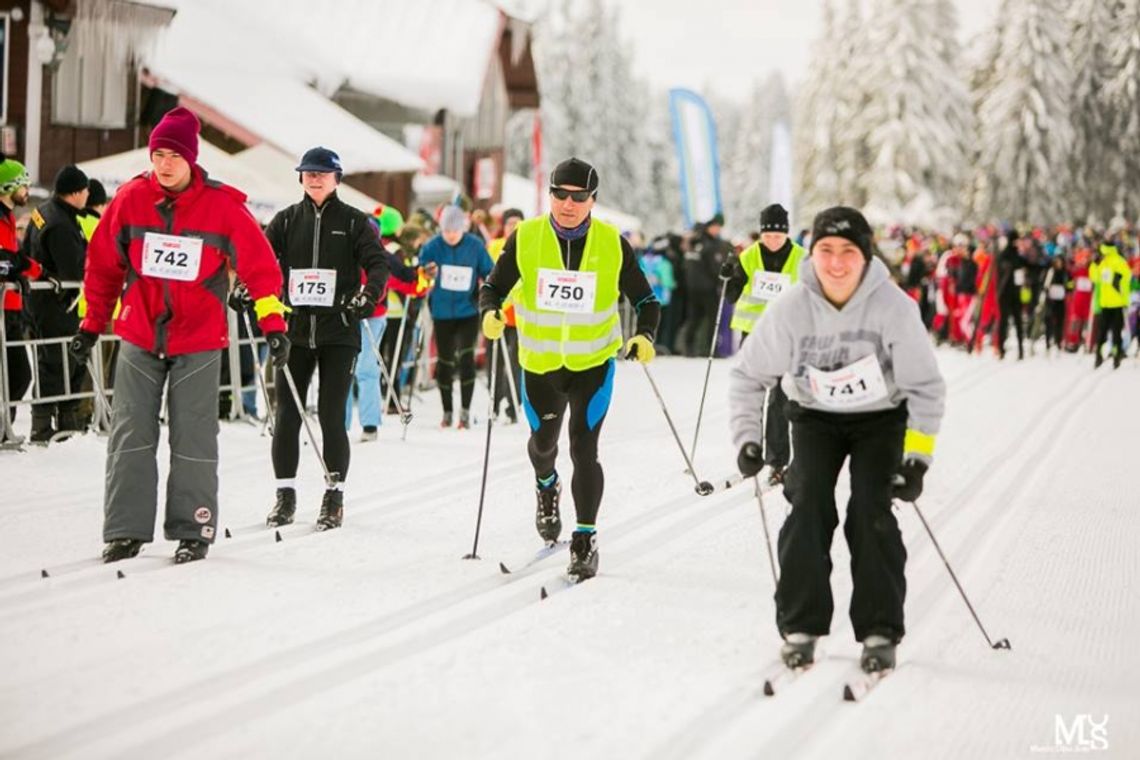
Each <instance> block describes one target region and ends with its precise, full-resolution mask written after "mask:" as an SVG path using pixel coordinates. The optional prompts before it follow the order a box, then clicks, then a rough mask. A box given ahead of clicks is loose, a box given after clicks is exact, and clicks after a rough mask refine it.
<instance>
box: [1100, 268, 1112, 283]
mask: <svg viewBox="0 0 1140 760" xmlns="http://www.w3.org/2000/svg"><path fill="white" fill-rule="evenodd" d="M1115 275H1116V272H1114V271H1112V270H1111V269H1109V268H1108V267H1105V268H1104V269H1102V270H1100V281H1101V282H1102V283H1104V284H1105V285H1111V284H1112V278H1113V277H1114V276H1115Z"/></svg>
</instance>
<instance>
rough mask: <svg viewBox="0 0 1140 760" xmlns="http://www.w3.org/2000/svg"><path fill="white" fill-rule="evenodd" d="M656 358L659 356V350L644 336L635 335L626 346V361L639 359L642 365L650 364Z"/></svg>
mask: <svg viewBox="0 0 1140 760" xmlns="http://www.w3.org/2000/svg"><path fill="white" fill-rule="evenodd" d="M654 356H657V349H655V348H654V347H653V342H652V341H650V340H649V338H647V337H645V336H644V335H634V336H633V337H632V338H630V339H629V341H627V342H626V344H625V358H626V359H637V360H638V361H639V362H641V363H642V364H649V362H651V361H653V357H654Z"/></svg>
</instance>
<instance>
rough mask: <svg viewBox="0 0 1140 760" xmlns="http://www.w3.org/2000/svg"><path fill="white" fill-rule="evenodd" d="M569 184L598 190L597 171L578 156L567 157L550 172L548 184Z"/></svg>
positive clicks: (555, 185)
mask: <svg viewBox="0 0 1140 760" xmlns="http://www.w3.org/2000/svg"><path fill="white" fill-rule="evenodd" d="M560 185H571V186H572V187H581V188H585V189H586V190H589V191H590V192H591V193H596V192H597V191H598V172H597V170H596V169H594V167H592V166H590V165H589V164H588V163H586V162H585V161H583V160H582V159H580V158H568V159H566V160H565V161H563V162H562V163H560V164H558V166H556V167H554V171H552V172H551V173H550V186H551V187H558V186H560Z"/></svg>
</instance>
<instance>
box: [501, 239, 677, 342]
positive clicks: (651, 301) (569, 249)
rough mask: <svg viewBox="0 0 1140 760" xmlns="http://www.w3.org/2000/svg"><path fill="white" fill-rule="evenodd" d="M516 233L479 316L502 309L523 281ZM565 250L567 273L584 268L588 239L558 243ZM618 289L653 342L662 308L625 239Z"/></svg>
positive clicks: (642, 331) (640, 330) (639, 327)
mask: <svg viewBox="0 0 1140 760" xmlns="http://www.w3.org/2000/svg"><path fill="white" fill-rule="evenodd" d="M515 240H516V233H514V232H512V233H511V236H510V237H509V238H507V242H506V243H505V244H504V245H503V252H502V254H500V255H499V260H498V261H497V262H495V268H494V269H493V270H491V274H490V276H489V277H488V278H487V280H486V282H484V283H483V287H482V288H481V289H480V290H479V313H480V314H484V313H486V312H488V311H494V310H496V309H499V308H500V307H501V306H502V305H503V300H504V299H505V298H506V297H507V295H508V294H509V293H510V292H511V288H513V287H514V286H515V283H517V282H518V281H519V276H520V275H519V261H518V254H517V252H516V249H515ZM558 243H559V245H560V246H561V248H562V263H563V265H564V266H565V268H566V269H567V270H570V271H577V270H578V268H579V267H580V266H581V265H582V253H583V252H584V251H585V250H586V237H585V236H582V237H581V238H579V239H577V240H563V239H562V238H559V239H558ZM618 288H619V289H620V290H621V294H622V295H623V296H625V297H626V298H628V299H629V302H630V303H631V304H633V308H634V310H635V311H636V312H637V332H638V334H640V335H645V336H646V337H648V338H649V339H650V340H653V339H654V337H655V336H656V334H657V323H658V322H660V321H661V304H660V303H659V302H658V301H657V297H656V296H654V295H653V288H652V287H651V286H650V285H649V281H648V280H647V279H645V273H644V272H642V271H641V267H640V266H639V265H638V263H637V255H636V254H635V253H634V251H633V247H632V246H631V245H630V244H629V241H627V240H626V239H625V238H622V239H621V273H620V274H619V276H618Z"/></svg>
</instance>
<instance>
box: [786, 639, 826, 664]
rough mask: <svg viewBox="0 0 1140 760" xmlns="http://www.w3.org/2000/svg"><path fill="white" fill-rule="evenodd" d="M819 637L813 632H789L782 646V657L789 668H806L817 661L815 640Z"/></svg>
mask: <svg viewBox="0 0 1140 760" xmlns="http://www.w3.org/2000/svg"><path fill="white" fill-rule="evenodd" d="M818 638H819V637H818V636H816V635H814V634H811V633H789V634H788V635H786V636H784V645H783V646H782V647H780V659H781V660H783V661H784V664H785V665H787V666H788V667H789V668H793V669H794V668H806V667H807V666H809V665H811V664H812V663H814V662H815V642H816V640H817V639H818Z"/></svg>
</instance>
